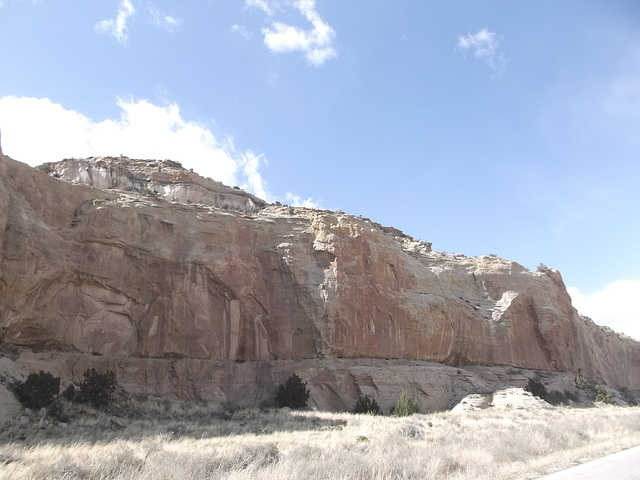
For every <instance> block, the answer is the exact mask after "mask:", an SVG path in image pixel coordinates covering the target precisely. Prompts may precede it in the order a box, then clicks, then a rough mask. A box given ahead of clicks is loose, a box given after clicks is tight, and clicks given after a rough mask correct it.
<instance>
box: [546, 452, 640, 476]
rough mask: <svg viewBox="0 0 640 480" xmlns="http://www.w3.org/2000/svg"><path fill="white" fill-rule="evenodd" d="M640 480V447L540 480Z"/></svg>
mask: <svg viewBox="0 0 640 480" xmlns="http://www.w3.org/2000/svg"><path fill="white" fill-rule="evenodd" d="M608 478H612V479H615V480H640V446H638V447H633V448H629V449H628V450H623V451H621V452H618V453H614V454H612V455H607V456H606V457H602V458H598V459H596V460H592V461H590V462H587V463H583V464H582V465H578V466H577V467H571V468H569V469H567V470H562V471H560V472H556V473H554V474H552V475H547V476H546V477H541V478H539V479H538V480H578V479H580V480H604V479H608Z"/></svg>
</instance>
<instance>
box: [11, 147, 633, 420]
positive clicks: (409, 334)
mask: <svg viewBox="0 0 640 480" xmlns="http://www.w3.org/2000/svg"><path fill="white" fill-rule="evenodd" d="M107 160H108V161H107ZM107 160H105V159H93V160H91V159H88V160H83V161H65V162H62V163H60V164H53V165H48V166H46V167H44V168H43V169H44V170H46V171H48V172H50V173H51V174H52V175H57V176H63V177H67V178H69V179H70V180H73V181H77V182H87V183H90V184H92V185H96V186H101V187H106V188H100V189H98V188H92V187H89V186H86V185H71V184H69V183H68V182H64V181H62V180H60V179H56V178H52V177H50V176H47V175H46V174H45V173H43V172H41V171H38V170H37V169H32V168H30V167H28V166H26V165H23V164H21V163H19V162H15V161H13V160H11V159H10V158H8V157H6V156H2V157H0V206H4V208H2V210H0V242H2V243H1V244H0V246H1V247H2V248H1V250H0V255H1V257H0V262H1V263H0V265H1V267H0V268H1V270H0V327H6V328H7V335H6V341H7V342H9V343H12V344H13V345H17V346H21V347H25V348H34V349H37V350H38V351H40V353H39V354H37V355H36V357H37V358H36V357H28V361H27V360H25V362H26V363H25V365H26V366H29V365H31V366H30V367H29V368H36V367H37V366H38V365H41V364H42V362H44V361H48V360H47V356H48V355H52V356H54V357H55V368H57V369H59V374H60V376H61V377H64V378H67V379H71V378H73V379H76V380H77V379H79V378H80V376H81V375H82V372H83V371H84V369H86V368H89V367H90V366H93V365H102V366H104V367H105V368H114V369H116V373H117V375H118V381H119V382H120V383H121V384H123V385H126V386H127V387H128V388H130V389H133V390H137V391H141V392H145V393H153V394H161V395H166V396H173V397H179V398H201V399H221V400H225V399H226V400H229V399H235V400H238V399H241V401H243V402H245V403H257V402H260V401H262V400H263V399H266V398H269V396H270V395H272V394H273V393H274V391H275V390H274V389H275V388H276V387H277V382H280V381H283V380H284V379H286V377H284V378H282V375H284V374H285V373H287V372H289V369H288V368H285V366H286V365H289V364H288V363H287V362H295V363H291V365H295V368H301V369H302V370H303V371H305V372H308V373H309V375H311V377H310V378H313V380H312V381H311V384H312V385H313V388H314V391H315V392H316V397H317V398H318V401H317V406H318V407H322V408H325V407H327V408H329V407H330V408H336V409H346V408H350V407H351V406H352V404H353V403H355V399H356V398H357V395H358V394H359V393H360V391H362V392H364V393H368V392H374V393H375V391H376V388H377V389H378V390H380V392H383V391H384V392H386V393H384V394H383V395H385V399H384V402H385V404H391V405H392V404H393V401H395V396H397V393H398V392H399V390H397V391H394V390H393V389H392V388H391V385H393V387H394V388H395V387H398V388H399V389H401V388H402V384H403V382H406V381H408V378H409V373H410V372H412V371H413V370H411V368H410V367H409V366H407V365H404V366H402V365H401V366H402V369H400V370H397V368H400V366H397V367H396V365H395V363H393V362H397V361H417V362H423V363H424V362H427V363H428V362H441V363H443V364H446V365H452V366H460V367H463V366H468V365H478V364H485V365H511V366H517V367H520V368H527V369H538V370H554V371H560V372H561V371H568V372H577V371H578V369H582V372H583V373H584V374H585V375H586V376H589V377H594V378H598V379H601V380H602V381H604V382H606V383H608V384H610V385H614V386H622V385H625V386H628V387H629V388H632V389H633V388H640V344H639V343H638V342H635V341H633V340H631V339H628V338H624V337H621V336H620V335H618V334H616V333H614V332H611V331H609V330H606V329H602V328H600V327H597V326H596V325H595V324H593V322H590V321H588V320H586V319H583V318H581V317H579V316H578V314H577V313H576V311H575V310H574V309H573V307H572V305H571V300H570V297H569V295H568V294H567V292H566V289H565V286H564V283H563V281H562V278H561V276H560V274H559V273H558V272H557V271H555V270H551V269H550V270H547V271H546V272H544V273H539V272H530V271H528V270H527V269H525V268H524V267H522V266H520V265H518V264H517V263H515V262H511V261H507V260H503V259H500V258H497V257H495V256H486V257H479V258H468V257H465V256H464V255H449V254H444V253H440V252H435V251H433V250H432V249H431V245H430V244H428V243H426V242H420V241H418V240H415V239H412V238H410V237H408V236H406V235H404V234H403V233H402V232H400V231H399V230H396V229H392V228H384V227H381V226H380V225H378V224H376V223H374V222H371V221H370V220H368V219H363V218H359V217H354V216H350V215H347V214H344V213H342V212H329V211H320V210H312V209H305V208H290V207H280V206H273V205H271V206H266V207H263V206H262V205H264V204H263V203H262V204H261V203H260V201H259V199H254V198H255V197H251V196H249V195H248V194H246V193H244V192H242V191H239V190H236V189H231V188H229V187H224V186H220V185H221V184H216V183H215V182H208V181H206V180H205V179H201V178H200V177H197V175H195V174H193V173H191V172H186V171H184V170H182V169H179V168H178V166H176V165H175V164H173V163H171V164H166V163H165V162H156V164H155V165H156V166H155V167H150V166H149V164H147V163H144V162H140V161H129V160H128V159H124V158H123V159H107ZM100 162H102V163H100ZM105 162H106V163H105ZM158 166H160V167H161V169H162V171H161V172H157V173H163V174H164V173H166V174H167V176H163V177H162V178H157V176H156V178H155V179H152V180H150V181H149V182H147V181H146V180H145V178H147V177H145V178H142V179H141V177H144V175H148V176H152V175H151V173H150V170H149V169H151V170H153V168H156V170H157V168H158ZM165 170H167V172H168V173H167V172H165ZM136 182H138V183H136ZM153 182H155V183H153ZM180 182H182V183H180ZM188 182H191V183H189V185H191V186H193V185H195V186H197V187H198V189H199V190H197V191H198V192H199V193H198V195H199V197H198V198H199V199H200V200H199V201H198V205H195V204H188V203H187V202H188V201H192V202H194V200H190V199H191V198H195V197H191V196H189V195H192V193H189V194H185V195H184V196H177V197H170V196H169V197H168V198H170V199H171V201H170V200H167V199H165V198H163V196H162V195H157V196H156V195H151V196H145V195H140V194H138V193H136V192H135V190H138V191H140V188H141V187H140V186H141V185H149V184H151V185H154V186H155V187H154V188H156V190H158V191H162V192H177V191H179V188H178V187H180V186H181V185H183V184H184V183H188ZM222 187H224V188H222ZM119 188H129V189H130V191H127V192H124V191H122V190H118V189H119ZM145 188H146V187H145ZM189 188H191V190H189V191H191V192H193V191H195V190H193V189H192V187H189ZM216 189H218V190H216ZM225 189H228V190H230V191H231V192H228V191H227V190H225ZM203 192H204V193H203ZM206 192H209V193H206ZM207 195H208V197H207ZM221 195H222V196H224V198H225V199H230V198H232V197H233V198H234V199H233V200H228V202H230V204H231V203H232V204H233V206H234V207H233V208H235V210H223V209H221V208H217V207H216V205H218V203H219V200H217V199H220V198H222V197H220V196H221ZM205 197H206V198H205ZM206 199H208V200H207V201H205V200H206ZM225 201H226V200H225ZM180 202H182V203H180ZM207 203H208V204H207ZM25 358H27V357H25ZM368 358H371V359H376V360H371V361H369V360H366V361H365V364H368V363H371V364H372V365H376V366H375V367H367V368H364V366H362V365H361V364H360V363H358V362H360V361H361V360H360V359H368ZM385 359H386V360H385ZM387 360H388V361H390V362H392V363H390V364H384V363H383V364H379V363H376V362H385V361H387ZM363 361H364V360H363ZM29 362H32V363H29ZM323 362H325V363H323ZM340 362H352V363H348V364H341V363H340ZM353 362H355V363H353ZM378 368H380V369H382V370H383V371H386V372H392V371H393V372H395V373H394V375H395V374H396V373H398V372H404V373H402V374H398V375H399V376H398V377H397V378H396V377H395V376H389V375H387V374H386V373H376V374H375V375H374V374H373V373H372V372H373V371H376V372H377V369H378ZM425 368H426V367H420V369H419V370H420V371H421V372H423V373H421V374H420V375H424V382H425V384H427V385H428V384H429V381H428V379H427V377H426V375H428V374H431V373H433V372H435V371H436V370H438V369H440V370H438V375H441V374H442V375H443V377H442V378H441V379H440V380H437V382H436V383H437V388H436V387H435V386H434V388H436V389H440V390H442V389H445V390H446V389H453V388H454V387H455V388H458V383H460V382H459V381H458V380H452V379H451V378H449V375H450V374H451V370H449V368H450V367H446V368H445V370H444V371H446V372H447V373H446V374H444V373H442V372H443V370H442V368H443V366H442V365H438V366H437V368H436V367H433V368H432V367H429V368H426V369H425ZM465 368H466V367H465ZM385 369H386V370H385ZM403 369H404V370H403ZM293 371H294V367H291V372H293ZM365 371H366V372H368V373H366V375H373V377H375V378H376V380H375V382H374V384H375V385H376V387H373V386H368V385H369V384H368V383H367V381H366V378H367V377H366V375H365V374H364V373H363V375H365V377H362V378H360V377H358V376H357V375H356V374H355V373H354V372H365ZM354 375H356V377H357V378H355V380H354V377H353V376H354ZM453 376H454V377H456V376H457V374H454V375H453ZM373 377H372V378H373ZM445 377H446V378H445ZM421 378H423V377H421ZM437 378H440V377H437ZM274 382H276V385H275V386H274V385H273V383H274ZM456 382H457V383H456ZM493 383H495V382H493ZM525 383H526V382H525ZM256 385H260V386H259V387H257V386H256ZM523 385H524V384H523ZM502 386H504V384H502ZM494 390H495V389H494ZM428 391H429V390H428V388H427V390H425V392H428ZM465 391H466V392H467V393H472V392H473V391H474V390H465ZM387 397H388V398H387ZM392 397H393V401H392ZM446 398H447V397H446V395H442V394H438V399H437V400H433V402H432V404H429V402H430V401H431V400H429V394H428V393H425V394H423V395H422V396H421V402H423V403H424V404H425V405H427V404H429V408H431V407H433V408H446V407H447V406H448V405H447V404H446V403H447V400H446ZM453 400H454V394H453V393H452V394H451V395H450V398H449V401H453Z"/></svg>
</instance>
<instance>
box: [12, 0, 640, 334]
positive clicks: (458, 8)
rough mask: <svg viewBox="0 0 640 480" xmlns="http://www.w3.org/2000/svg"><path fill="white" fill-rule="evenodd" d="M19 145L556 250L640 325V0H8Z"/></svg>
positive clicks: (402, 224) (603, 299) (480, 248)
mask: <svg viewBox="0 0 640 480" xmlns="http://www.w3.org/2000/svg"><path fill="white" fill-rule="evenodd" d="M0 65H1V68H2V74H1V75H0V130H1V131H2V146H3V150H4V152H5V154H7V155H10V156H11V157H13V158H15V159H17V160H20V161H24V162H26V163H29V164H31V165H37V164H40V163H43V162H46V161H56V160H59V159H62V158H66V157H74V156H75V157H82V156H90V155H101V156H106V155H120V154H123V155H126V156H129V157H132V158H171V159H175V160H179V161H181V162H182V163H183V165H185V166H186V167H188V168H194V170H196V171H197V172H199V173H201V174H202V175H204V176H210V177H213V178H215V179H217V180H221V181H224V182H225V183H228V184H233V185H240V186H242V187H243V188H245V189H247V190H249V191H251V192H253V193H256V194H258V195H259V196H262V197H263V198H265V199H266V200H269V201H275V200H279V201H281V202H283V203H288V204H301V205H309V206H319V207H322V208H328V209H335V210H344V211H345V212H348V213H352V214H355V215H363V216H365V217H369V218H371V219H373V220H375V221H378V222H380V223H382V224H385V225H393V226H395V227H397V228H400V229H401V230H403V231H404V232H405V233H407V234H409V235H412V236H414V237H416V238H420V239H422V240H425V241H430V242H433V246H434V249H436V250H441V251H447V252H451V253H464V254H467V255H470V256H475V255H485V254H489V253H495V254H498V255H499V256H501V257H505V258H509V259H512V260H515V261H517V262H519V263H521V264H523V265H524V266H526V267H528V268H530V269H535V267H536V266H537V265H538V264H539V263H541V262H542V263H545V264H546V265H548V266H552V267H555V268H558V269H559V270H560V271H561V272H562V274H563V277H564V279H565V283H566V284H567V286H569V287H570V291H571V293H572V296H573V298H574V304H575V305H576V306H577V308H578V310H579V311H581V313H584V314H587V315H589V316H591V317H592V318H594V320H596V321H597V322H598V323H602V324H608V325H611V326H612V327H613V328H615V329H617V330H620V331H624V332H626V333H628V334H630V335H632V336H634V337H636V338H640V307H639V306H638V305H637V304H636V303H635V302H634V300H635V298H637V297H638V296H640V254H639V253H638V246H639V245H640V222H639V219H640V218H639V217H640V188H639V184H640V161H639V160H640V135H639V132H640V3H639V2H637V1H635V0H628V1H624V0H621V1H615V2H613V1H610V0H608V1H584V0H580V1H572V0H565V1H562V2H558V1H555V0H554V1H551V0H548V1H547V0H541V1H536V2H514V1H513V0H507V1H491V2H489V1H480V0H478V1H456V0H446V1H445V0H438V1H436V0H434V1H428V0H349V1H345V0H208V1H207V0H191V1H189V2H175V1H169V0H103V1H86V0H84V1H80V0H56V1H54V0H1V1H0Z"/></svg>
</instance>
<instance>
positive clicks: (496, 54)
mask: <svg viewBox="0 0 640 480" xmlns="http://www.w3.org/2000/svg"><path fill="white" fill-rule="evenodd" d="M456 49H458V50H462V51H465V52H466V51H468V50H471V51H473V55H474V56H475V57H476V58H479V59H480V60H484V61H486V62H487V64H488V65H489V67H490V68H491V70H493V71H494V72H495V73H500V72H501V71H502V70H503V69H504V67H505V64H506V60H505V57H504V54H503V53H502V51H501V45H500V38H499V37H498V35H496V33H495V32H491V31H489V30H487V29H486V28H483V29H482V30H480V31H479V32H477V33H470V34H468V35H463V36H460V37H458V44H457V45H456Z"/></svg>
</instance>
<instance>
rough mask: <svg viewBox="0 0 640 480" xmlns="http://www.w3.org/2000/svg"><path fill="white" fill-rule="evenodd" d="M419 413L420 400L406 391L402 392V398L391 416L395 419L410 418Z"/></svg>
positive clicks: (397, 402)
mask: <svg viewBox="0 0 640 480" xmlns="http://www.w3.org/2000/svg"><path fill="white" fill-rule="evenodd" d="M419 412H420V410H419V409H418V399H417V398H416V397H414V396H413V395H411V394H410V393H409V392H407V391H406V390H402V392H400V397H399V398H398V400H397V401H396V404H395V406H394V407H393V410H392V411H391V415H393V416H394V417H408V416H409V415H413V414H414V413H419Z"/></svg>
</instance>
